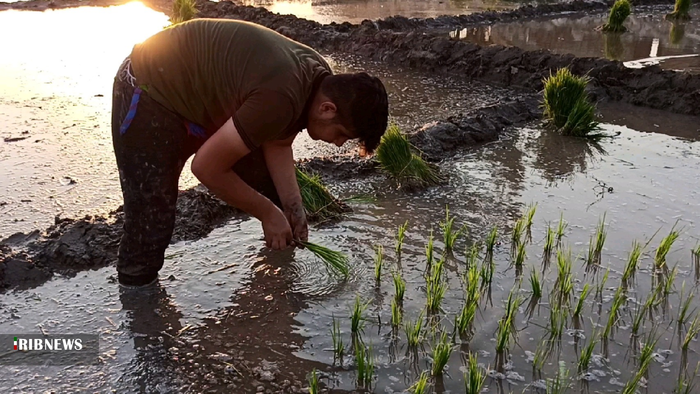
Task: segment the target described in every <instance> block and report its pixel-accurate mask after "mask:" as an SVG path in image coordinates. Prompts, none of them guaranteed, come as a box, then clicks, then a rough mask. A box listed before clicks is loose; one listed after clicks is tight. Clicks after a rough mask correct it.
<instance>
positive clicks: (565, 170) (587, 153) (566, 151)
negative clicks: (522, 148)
mask: <svg viewBox="0 0 700 394" xmlns="http://www.w3.org/2000/svg"><path fill="white" fill-rule="evenodd" d="M531 143H532V146H531V147H530V148H531V149H532V148H534V150H535V155H536V159H535V161H534V162H533V167H534V168H536V169H538V170H540V171H541V172H542V173H541V175H542V177H543V178H544V179H546V180H547V181H548V182H550V183H552V184H556V183H557V182H561V181H562V180H566V179H567V178H570V177H571V176H573V175H575V174H576V173H583V172H586V169H587V167H588V165H589V163H590V162H591V161H594V160H596V159H597V157H598V156H600V155H605V154H607V152H606V151H605V149H604V147H603V146H602V145H601V143H600V142H596V141H588V140H585V139H582V138H573V137H566V136H562V135H561V134H559V133H557V132H555V131H553V130H543V131H541V132H540V133H539V136H538V137H537V138H535V139H533V140H532V141H531Z"/></svg>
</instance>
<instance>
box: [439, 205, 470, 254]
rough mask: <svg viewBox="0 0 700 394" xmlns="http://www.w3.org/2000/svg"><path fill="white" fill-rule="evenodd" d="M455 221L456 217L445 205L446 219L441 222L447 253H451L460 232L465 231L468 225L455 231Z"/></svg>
mask: <svg viewBox="0 0 700 394" xmlns="http://www.w3.org/2000/svg"><path fill="white" fill-rule="evenodd" d="M454 222H455V218H453V217H452V218H451V217H450V209H449V208H448V206H447V205H445V221H444V222H440V228H441V229H442V234H443V242H444V244H445V252H446V253H449V252H451V251H452V250H453V248H454V245H455V242H456V241H457V238H459V236H460V234H462V232H464V230H465V228H466V226H463V227H462V228H461V229H459V230H457V231H454V229H453V228H452V227H453V226H454Z"/></svg>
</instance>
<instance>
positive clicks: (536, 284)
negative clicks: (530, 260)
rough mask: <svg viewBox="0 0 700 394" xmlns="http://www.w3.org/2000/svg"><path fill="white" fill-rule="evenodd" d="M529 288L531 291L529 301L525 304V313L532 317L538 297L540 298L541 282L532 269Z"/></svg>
mask: <svg viewBox="0 0 700 394" xmlns="http://www.w3.org/2000/svg"><path fill="white" fill-rule="evenodd" d="M530 288H531V289H532V293H531V295H530V302H529V303H528V305H527V309H526V310H525V314H527V315H528V316H530V317H532V314H533V313H534V311H535V307H536V306H537V303H538V302H539V300H540V298H542V283H541V282H540V278H539V276H538V275H537V271H536V270H534V269H533V270H531V271H530Z"/></svg>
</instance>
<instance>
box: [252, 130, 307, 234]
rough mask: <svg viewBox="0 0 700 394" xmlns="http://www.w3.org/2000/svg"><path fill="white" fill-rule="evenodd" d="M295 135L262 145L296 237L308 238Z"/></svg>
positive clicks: (268, 166)
mask: <svg viewBox="0 0 700 394" xmlns="http://www.w3.org/2000/svg"><path fill="white" fill-rule="evenodd" d="M295 136H296V135H294V136H291V137H289V138H287V139H285V140H279V141H268V142H266V143H264V144H263V145H262V149H263V154H264V156H265V163H266V164H267V168H268V170H269V171H270V176H271V177H272V181H273V182H274V184H275V189H276V190H277V194H278V195H279V197H280V200H281V201H282V207H283V208H284V214H285V216H286V217H287V220H289V223H290V224H291V225H292V231H293V233H294V238H295V239H299V240H302V241H306V240H308V237H309V228H308V223H307V221H306V214H305V213H304V204H303V203H302V200H301V194H300V193H299V183H298V182H297V176H296V169H295V167H294V154H293V153H292V142H293V141H294V137H295Z"/></svg>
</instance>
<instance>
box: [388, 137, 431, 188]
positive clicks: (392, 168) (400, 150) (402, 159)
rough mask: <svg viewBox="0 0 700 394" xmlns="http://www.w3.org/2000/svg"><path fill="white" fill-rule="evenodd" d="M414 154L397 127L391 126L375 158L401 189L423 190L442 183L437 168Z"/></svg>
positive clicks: (413, 149) (411, 146)
mask: <svg viewBox="0 0 700 394" xmlns="http://www.w3.org/2000/svg"><path fill="white" fill-rule="evenodd" d="M416 152H417V149H416V148H415V147H414V146H413V145H412V144H411V143H410V142H409V141H408V137H407V136H406V135H405V134H403V133H402V132H401V130H399V127H398V126H396V125H391V126H389V128H388V129H387V130H386V132H385V133H384V135H383V136H382V139H381V142H380V144H379V147H377V152H376V158H377V161H379V164H380V165H381V167H382V169H384V171H386V172H387V173H388V174H389V175H390V176H391V177H393V178H394V179H396V181H397V182H398V183H399V185H400V186H401V187H409V188H423V187H427V186H431V185H437V184H440V183H441V182H443V178H442V176H440V174H439V172H438V170H437V168H436V167H435V166H433V165H431V164H429V163H427V162H426V161H425V160H423V158H422V157H421V156H420V154H419V153H416Z"/></svg>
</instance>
